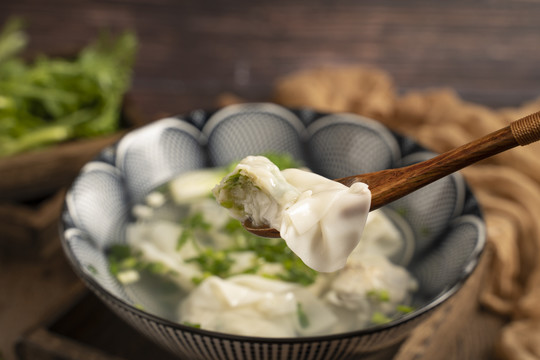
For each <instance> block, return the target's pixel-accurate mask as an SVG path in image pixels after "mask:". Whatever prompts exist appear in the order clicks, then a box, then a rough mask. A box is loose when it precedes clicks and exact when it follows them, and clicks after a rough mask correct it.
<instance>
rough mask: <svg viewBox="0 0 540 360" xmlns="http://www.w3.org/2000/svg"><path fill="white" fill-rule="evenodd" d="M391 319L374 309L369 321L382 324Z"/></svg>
mask: <svg viewBox="0 0 540 360" xmlns="http://www.w3.org/2000/svg"><path fill="white" fill-rule="evenodd" d="M391 320H392V319H390V318H389V317H388V316H386V315H385V314H383V313H382V312H380V311H376V312H374V313H373V315H372V316H371V322H372V323H373V324H375V325H382V324H386V323H388V322H390V321H391Z"/></svg>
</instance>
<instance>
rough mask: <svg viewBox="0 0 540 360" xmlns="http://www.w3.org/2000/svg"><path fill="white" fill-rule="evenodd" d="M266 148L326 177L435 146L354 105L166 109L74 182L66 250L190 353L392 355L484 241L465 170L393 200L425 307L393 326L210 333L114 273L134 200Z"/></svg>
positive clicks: (85, 272)
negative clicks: (337, 109) (316, 332)
mask: <svg viewBox="0 0 540 360" xmlns="http://www.w3.org/2000/svg"><path fill="white" fill-rule="evenodd" d="M268 152H274V153H278V152H279V153H283V152H287V153H289V154H291V155H292V156H293V157H295V158H296V159H298V160H301V161H302V162H303V163H305V164H306V165H307V166H309V167H310V168H311V169H312V170H313V171H315V172H317V173H319V174H321V175H324V176H326V177H328V178H340V177H344V176H347V175H354V174H361V173H366V172H372V171H377V170H382V169H385V168H393V167H401V166H405V165H408V164H411V163H415V162H418V161H421V160H425V159H427V158H430V157H432V156H433V155H434V154H433V153H430V152H428V151H426V150H425V149H423V148H422V147H420V146H419V145H417V144H416V143H415V142H414V141H412V140H411V139H409V138H406V137H404V136H401V135H399V134H396V133H394V132H392V131H390V130H389V129H387V128H385V127H384V126H382V125H381V124H380V123H378V122H375V121H373V120H370V119H367V118H364V117H361V116H358V115H353V114H322V113H318V112H314V111H311V110H307V109H295V110H292V109H286V108H283V107H281V106H278V105H274V104H245V105H233V106H229V107H226V108H224V109H221V110H218V111H211V112H207V111H203V110H197V111H193V112H191V113H190V114H188V115H185V116H177V117H171V118H167V119H163V120H159V121H156V122H154V123H151V124H149V125H147V126H145V127H143V128H140V129H137V130H134V131H133V132H131V133H129V134H128V135H126V136H125V137H124V138H123V139H121V140H120V141H119V142H118V143H117V144H115V145H114V146H112V147H109V148H107V149H105V150H103V151H102V152H101V154H100V155H99V156H98V158H96V159H95V160H94V161H92V162H90V163H88V164H87V165H86V166H85V167H84V168H83V169H82V170H81V172H80V175H79V176H78V177H77V179H76V180H75V181H74V183H73V184H72V186H71V188H70V189H69V191H68V193H67V196H66V201H65V208H64V211H63V216H62V230H61V235H62V236H61V238H62V243H63V247H64V250H65V253H66V255H67V257H68V259H69V261H70V262H71V264H72V265H73V267H74V269H75V271H76V272H77V274H78V275H79V276H80V277H81V278H82V279H83V280H84V282H85V283H86V284H87V286H88V287H89V288H90V289H91V290H92V291H93V292H95V293H96V294H97V295H98V296H99V297H100V298H101V299H102V300H103V301H104V302H105V303H106V304H107V305H108V306H109V307H110V308H111V309H112V310H113V311H114V312H115V313H116V314H117V315H118V316H120V317H121V318H123V319H124V320H125V321H127V322H128V323H130V324H131V325H132V326H133V327H135V328H136V329H138V330H139V331H140V332H142V333H143V334H145V335H146V336H148V338H150V339H152V340H153V341H155V342H156V343H157V344H159V345H161V346H163V347H164V348H166V349H168V350H170V351H171V352H172V353H175V354H177V355H178V356H179V357H180V358H183V359H189V360H194V359H205V360H206V359H297V360H301V359H339V360H341V359H347V358H359V357H362V356H366V357H368V358H370V359H371V358H377V359H379V358H381V359H382V358H387V357H390V356H392V354H394V353H395V352H396V350H397V348H398V346H399V345H400V344H401V343H402V342H403V341H404V340H405V339H406V338H407V336H408V334H409V333H410V332H411V331H412V329H413V328H414V327H416V326H417V325H418V324H420V323H421V322H422V321H424V320H425V319H426V317H427V315H429V314H430V313H431V312H432V311H433V310H434V309H435V308H437V306H439V305H440V304H442V303H443V302H445V301H446V300H448V299H449V298H450V297H451V296H452V295H454V294H455V293H456V292H457V291H458V290H459V289H460V288H461V287H462V285H463V283H464V281H465V280H466V279H467V278H468V277H469V276H470V274H471V273H472V272H473V270H474V269H475V266H476V264H477V262H478V259H479V257H480V254H481V253H482V251H483V248H484V244H485V230H484V222H483V219H482V215H481V212H480V209H479V206H478V203H477V201H476V200H475V198H474V196H473V194H472V193H471V192H470V190H469V187H468V186H467V184H466V183H465V181H464V180H463V178H462V177H461V176H460V175H459V174H454V175H451V176H447V177H445V178H443V179H441V180H438V181H436V182H434V183H433V184H431V185H429V186H426V187H425V188H423V189H421V190H418V191H416V192H414V193H412V194H410V195H408V196H406V197H404V198H402V199H400V200H398V201H395V202H393V203H392V204H390V205H388V206H387V207H386V208H385V211H386V213H387V215H389V216H390V218H391V219H393V220H394V222H395V223H396V225H398V227H399V228H400V229H401V231H402V232H403V236H404V238H405V239H409V241H406V242H405V244H404V247H403V249H402V251H401V252H400V256H399V257H398V258H395V259H393V260H394V261H395V262H398V263H400V264H402V265H405V266H406V267H407V269H408V270H409V271H410V272H412V274H413V275H414V276H415V277H416V279H417V280H418V282H419V290H418V291H417V293H416V294H415V295H414V299H413V304H414V306H415V308H416V310H415V311H413V312H412V313H409V314H406V315H404V316H403V317H400V318H398V319H396V320H394V321H392V322H389V323H387V324H384V325H379V326H375V327H372V328H368V329H364V330H358V331H352V332H348V333H343V334H338V335H328V336H316V337H301V338H262V337H256V336H255V335H256V334H254V336H253V337H248V336H236V335H229V334H223V333H218V332H212V331H207V330H202V329H197V328H193V327H190V326H185V325H182V324H178V323H174V322H172V321H170V320H167V318H166V316H165V315H164V314H163V312H162V311H161V310H160V309H159V305H158V304H156V302H155V300H154V297H153V296H152V294H151V293H149V292H148V291H145V289H138V290H137V289H135V290H133V289H130V290H129V291H127V290H126V288H125V287H124V286H123V285H122V284H121V283H119V282H118V281H117V280H116V278H115V277H114V276H113V275H112V274H111V273H110V272H109V266H108V262H107V254H106V252H107V249H108V248H109V247H110V246H111V245H114V244H123V243H125V241H126V239H125V230H126V227H127V225H128V223H129V222H130V221H132V218H131V208H132V207H133V205H135V204H137V203H139V202H141V201H142V200H143V199H144V197H145V195H146V194H147V193H148V192H150V191H151V190H152V189H154V188H156V187H157V186H159V185H162V184H163V183H165V182H167V181H168V180H171V179H172V178H174V177H176V176H177V175H179V174H181V173H183V172H186V171H191V170H194V169H198V168H202V167H213V166H221V165H226V164H229V163H230V162H231V161H234V160H238V159H241V158H243V157H245V156H247V155H253V154H261V153H268ZM141 305H142V307H141ZM141 309H145V310H141ZM362 358H363V357H362Z"/></svg>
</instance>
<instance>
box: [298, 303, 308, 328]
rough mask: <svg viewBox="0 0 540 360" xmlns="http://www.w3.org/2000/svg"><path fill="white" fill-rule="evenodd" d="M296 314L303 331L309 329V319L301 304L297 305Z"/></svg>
mask: <svg viewBox="0 0 540 360" xmlns="http://www.w3.org/2000/svg"><path fill="white" fill-rule="evenodd" d="M296 314H297V316H298V322H299V323H300V326H301V327H302V328H303V329H305V328H307V327H308V326H309V317H308V316H307V314H306V312H305V311H304V309H303V307H302V303H300V302H298V303H296Z"/></svg>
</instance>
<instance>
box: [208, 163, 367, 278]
mask: <svg viewBox="0 0 540 360" xmlns="http://www.w3.org/2000/svg"><path fill="white" fill-rule="evenodd" d="M239 174H240V175H242V176H244V181H243V182H242V183H241V185H239V186H236V187H232V189H231V187H227V181H228V179H229V178H231V177H233V176H238V175H239ZM214 195H215V196H216V198H217V200H218V202H219V203H221V204H224V203H227V204H228V205H229V206H228V207H229V210H230V212H231V214H232V216H234V217H236V218H237V219H239V220H240V221H245V220H246V219H248V218H249V219H250V220H251V221H252V222H253V224H254V225H263V224H268V225H270V226H271V227H273V228H275V229H277V230H278V231H279V232H280V234H281V237H282V238H283V239H284V240H285V241H286V242H287V245H288V246H289V248H290V249H291V250H292V251H293V252H294V253H295V254H296V255H298V256H299V257H300V258H301V259H302V261H304V263H305V264H306V265H308V266H309V267H311V268H313V269H315V270H317V271H320V272H332V271H336V270H339V269H341V268H343V267H344V266H345V264H346V262H347V257H348V256H349V254H350V253H351V252H352V251H353V250H354V248H355V247H356V246H357V245H358V242H359V240H360V238H361V235H362V231H363V228H364V225H365V223H366V219H367V216H368V213H369V208H370V205H371V193H370V191H369V189H368V186H367V185H366V184H363V183H356V184H353V185H352V186H351V187H347V186H345V185H343V184H340V183H338V182H335V181H333V180H330V179H327V178H325V177H323V176H320V175H317V174H314V173H312V172H309V171H304V170H299V169H287V170H284V171H279V168H278V167H277V166H276V165H275V164H273V163H272V162H271V161H270V160H268V159H267V158H266V157H264V156H248V157H247V158H245V159H243V160H242V161H241V162H240V163H239V164H238V166H237V167H236V168H235V170H233V172H232V173H230V174H229V175H227V177H225V178H224V179H223V180H222V181H221V183H220V184H219V185H218V186H216V187H215V188H214ZM230 203H233V204H234V206H232V205H230Z"/></svg>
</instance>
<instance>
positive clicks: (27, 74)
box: [0, 19, 137, 157]
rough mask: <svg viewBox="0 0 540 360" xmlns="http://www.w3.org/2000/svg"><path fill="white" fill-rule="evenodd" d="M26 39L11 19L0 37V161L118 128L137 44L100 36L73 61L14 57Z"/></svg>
mask: <svg viewBox="0 0 540 360" xmlns="http://www.w3.org/2000/svg"><path fill="white" fill-rule="evenodd" d="M26 44H27V36H26V34H25V33H24V31H23V24H22V21H20V20H18V19H12V20H10V21H8V22H7V23H6V25H5V26H4V28H3V30H2V31H1V32H0V157H3V156H9V155H13V154H17V153H19V152H23V151H26V150H30V149H35V148H40V147H43V146H47V145H50V144H54V143H58V142H61V141H65V140H69V139H73V138H86V137H93V136H98V135H104V134H110V133H112V132H115V131H116V130H117V129H118V128H119V126H120V125H119V119H120V109H121V104H122V101H123V96H124V94H125V92H126V91H127V90H128V88H129V86H130V81H131V72H132V66H133V62H134V59H135V53H136V48H137V41H136V38H135V35H134V34H133V33H130V32H126V33H124V34H121V35H119V36H117V37H114V36H111V35H110V34H105V33H104V34H102V35H101V36H100V37H99V38H98V39H97V40H96V41H95V42H93V43H91V44H90V45H88V46H87V47H85V48H84V49H83V50H82V51H81V52H80V53H79V54H77V56H75V57H74V58H73V59H67V58H50V57H47V56H44V55H42V56H39V57H38V58H36V59H35V61H34V62H33V63H31V64H29V63H27V62H25V61H24V60H23V59H22V58H21V57H19V56H18V54H19V53H20V52H21V51H22V50H23V49H24V48H25V46H26Z"/></svg>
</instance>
